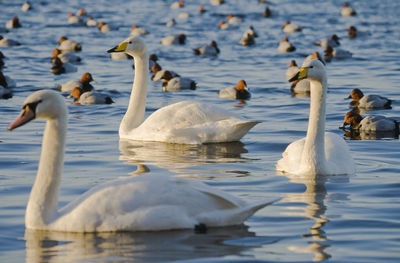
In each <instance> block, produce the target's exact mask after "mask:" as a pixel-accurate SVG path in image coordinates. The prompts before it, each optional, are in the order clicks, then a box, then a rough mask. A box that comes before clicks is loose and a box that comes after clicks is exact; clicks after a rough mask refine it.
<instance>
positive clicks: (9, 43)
mask: <svg viewBox="0 0 400 263" xmlns="http://www.w3.org/2000/svg"><path fill="white" fill-rule="evenodd" d="M20 45H21V43H19V42H18V41H16V40H13V39H9V38H6V37H3V36H2V35H0V47H13V46H20Z"/></svg>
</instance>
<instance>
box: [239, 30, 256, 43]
mask: <svg viewBox="0 0 400 263" xmlns="http://www.w3.org/2000/svg"><path fill="white" fill-rule="evenodd" d="M239 43H240V45H242V46H251V45H254V43H255V41H254V36H253V35H251V34H249V33H247V32H245V33H244V34H243V36H242V38H241V39H240V41H239Z"/></svg>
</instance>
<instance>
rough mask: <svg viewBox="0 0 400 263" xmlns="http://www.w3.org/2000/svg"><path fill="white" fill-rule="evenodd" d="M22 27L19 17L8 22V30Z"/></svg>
mask: <svg viewBox="0 0 400 263" xmlns="http://www.w3.org/2000/svg"><path fill="white" fill-rule="evenodd" d="M19 27H21V23H20V22H19V19H18V17H17V16H14V17H13V18H12V19H11V20H9V21H7V22H6V28H8V29H11V28H19Z"/></svg>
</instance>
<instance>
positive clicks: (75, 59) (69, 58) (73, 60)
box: [52, 48, 81, 63]
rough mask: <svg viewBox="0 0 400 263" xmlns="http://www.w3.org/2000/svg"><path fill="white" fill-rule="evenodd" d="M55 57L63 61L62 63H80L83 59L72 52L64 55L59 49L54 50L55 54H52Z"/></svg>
mask: <svg viewBox="0 0 400 263" xmlns="http://www.w3.org/2000/svg"><path fill="white" fill-rule="evenodd" d="M52 55H53V57H58V58H59V59H61V62H63V63H66V62H70V63H79V62H81V58H80V57H79V56H77V55H75V54H73V53H71V52H66V53H62V52H61V50H59V49H58V48H55V49H53V53H52Z"/></svg>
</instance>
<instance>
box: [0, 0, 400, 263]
mask: <svg viewBox="0 0 400 263" xmlns="http://www.w3.org/2000/svg"><path fill="white" fill-rule="evenodd" d="M31 2H32V3H33V7H34V9H33V10H31V11H29V12H22V11H21V10H20V7H21V6H22V3H23V1H14V0H1V1H0V10H1V12H0V26H1V27H4V24H5V22H6V21H8V20H9V19H11V18H12V17H13V16H15V15H17V16H18V17H19V19H20V21H21V24H22V28H19V29H13V30H10V32H9V33H2V34H3V35H4V36H6V37H8V38H11V39H15V40H18V41H20V42H21V43H22V45H21V46H18V47H10V48H0V50H1V51H2V52H3V53H4V55H5V56H6V57H7V59H6V60H5V64H6V67H5V68H4V69H3V73H4V74H5V75H7V76H9V77H11V78H12V79H14V80H15V81H16V82H17V88H16V89H15V90H14V94H13V97H12V98H11V99H8V100H0V113H1V116H2V117H1V118H0V131H1V132H0V262H23V261H24V260H25V261H26V262H162V261H164V262H165V261H183V262H310V261H328V262H399V260H400V179H399V175H400V166H399V158H400V151H399V149H400V147H399V146H400V144H399V140H398V139H397V138H390V137H383V138H378V139H375V138H371V137H370V136H364V137H362V139H365V140H350V139H348V138H346V140H347V143H348V144H349V146H350V149H351V153H352V155H353V157H354V159H355V162H356V165H357V173H356V174H355V175H350V176H330V177H318V178H316V179H306V178H298V177H286V176H282V175H279V174H277V173H276V172H275V164H276V161H277V160H279V159H280V158H281V153H282V152H283V151H284V149H285V147H286V146H287V145H288V144H289V143H290V142H292V141H294V140H296V139H299V138H301V137H303V136H305V132H306V129H307V121H308V111H309V98H304V97H303V98H298V97H293V96H292V95H291V93H290V87H289V84H288V83H287V82H286V79H285V71H286V69H287V67H288V65H289V62H290V60H292V59H296V61H297V62H298V64H301V63H302V60H303V59H304V57H305V56H306V55H308V54H311V53H313V52H314V51H319V52H321V53H323V52H322V49H320V48H319V47H317V46H314V45H313V44H312V43H313V42H315V41H318V40H320V39H322V38H325V37H328V36H330V35H332V34H337V35H338V36H339V37H340V38H341V39H340V41H341V48H342V49H346V50H349V51H351V52H352V53H353V57H352V58H350V59H346V60H334V61H332V62H331V63H329V64H328V65H327V72H328V85H329V93H328V101H327V122H326V130H328V131H331V132H335V133H337V134H339V135H341V136H344V133H343V131H342V130H340V129H338V127H339V126H341V125H342V123H343V117H344V115H345V113H346V112H347V111H348V110H349V108H348V102H349V101H348V100H346V99H345V98H346V97H347V96H348V94H349V93H350V91H351V90H352V89H353V88H360V89H362V90H363V91H364V92H365V93H377V94H381V95H384V96H387V97H389V98H391V99H393V100H394V102H393V108H392V109H389V110H380V111H373V112H369V113H375V114H382V115H385V116H388V117H393V118H397V119H398V120H400V103H399V100H400V95H399V88H400V86H399V83H400V41H399V40H400V27H399V25H400V16H399V15H398V14H399V12H400V2H399V1H397V0H383V1H352V2H351V5H352V6H353V7H354V8H355V9H356V11H357V13H358V15H357V16H355V17H341V16H340V8H341V5H342V3H341V2H342V1H339V2H338V1H333V0H328V1H310V0H305V1H289V0H282V1H272V3H271V4H269V7H270V8H271V10H272V12H273V17H271V18H264V17H263V16H262V15H261V14H262V12H263V11H264V9H265V4H259V3H258V1H256V0H252V1H242V0H236V1H233V0H227V1H226V2H227V3H225V4H223V5H221V6H218V7H214V6H211V5H210V3H209V1H208V0H200V1H185V4H186V5H185V7H184V8H183V9H180V10H176V9H170V8H169V6H170V5H171V3H172V1H169V0H168V1H161V0H153V1H139V0H136V1H123V0H113V1H105V0H100V1H96V2H93V1H88V0H83V1H77V0H72V1H70V0H68V1H46V0H45V1H31ZM199 4H203V5H204V6H205V8H206V9H207V10H208V11H207V12H206V13H205V14H202V15H200V14H199V13H198V6H199ZM81 7H84V8H85V9H86V10H87V12H88V13H89V15H91V16H93V17H94V18H95V19H96V20H98V21H99V20H103V21H105V22H107V23H109V24H110V25H111V26H112V27H113V28H114V30H112V31H111V32H109V33H107V34H102V33H100V32H99V31H98V30H97V28H89V27H84V26H70V25H68V24H67V16H68V13H70V12H73V13H75V12H76V11H77V10H78V9H79V8H81ZM182 10H184V11H185V12H188V13H189V14H190V15H191V16H190V18H189V19H187V20H179V19H177V24H176V25H175V26H174V27H171V28H168V27H166V26H165V23H166V22H167V21H169V20H170V19H171V18H177V16H178V14H179V12H180V11H182ZM231 13H233V14H236V15H241V16H242V17H243V18H244V20H243V22H242V23H241V24H239V25H237V26H236V27H234V28H231V29H228V30H226V31H220V30H219V29H218V27H217V24H218V23H219V22H220V21H221V20H223V19H224V18H225V16H226V15H228V14H231ZM286 20H291V21H293V22H295V23H297V24H299V25H300V26H302V27H303V28H304V29H303V31H302V32H300V33H295V34H292V35H289V40H290V41H291V42H292V43H293V44H294V45H295V46H296V48H297V50H296V52H294V53H290V54H280V53H278V51H277V46H278V43H279V41H280V40H281V39H282V38H283V36H284V33H283V32H282V31H281V27H282V25H283V23H284V22H285V21H286ZM133 24H138V25H140V26H142V27H144V28H146V29H147V30H148V31H149V32H150V34H149V35H147V36H145V37H144V39H145V41H146V43H147V45H148V50H149V53H156V54H157V55H158V56H159V63H160V65H161V66H162V67H163V68H166V69H170V70H174V71H175V72H178V73H180V74H181V75H182V76H185V77H190V78H193V79H194V80H195V81H196V82H197V83H198V88H197V90H195V91H182V92H173V93H172V92H171V93H165V92H162V91H161V85H160V83H154V82H149V83H150V84H149V85H150V87H149V93H148V100H147V114H149V113H151V112H152V111H154V110H156V109H158V108H160V107H162V106H165V105H168V104H171V103H174V102H178V101H181V100H186V99H192V100H198V101H207V102H209V103H213V104H218V105H220V106H221V107H224V108H226V109H229V110H230V111H232V112H234V113H235V114H238V115H240V116H243V117H246V118H248V119H250V120H256V121H261V122H262V123H260V124H258V125H257V126H255V127H254V128H253V129H252V130H251V131H250V132H249V133H248V134H247V135H246V136H245V137H244V138H243V139H242V140H241V142H236V143H228V144H212V145H202V146H193V145H169V144H163V143H140V142H129V141H121V142H120V141H119V137H118V127H119V123H120V121H121V118H122V116H123V114H124V112H125V110H126V106H127V103H128V99H129V94H130V91H131V85H132V80H133V71H132V67H131V65H132V60H122V61H121V60H120V61H116V60H111V59H109V57H108V54H107V53H106V50H108V49H110V48H112V47H114V46H115V45H116V44H118V43H119V42H120V41H122V40H123V39H125V38H126V37H127V36H128V35H129V32H130V27H131V26H132V25H133ZM249 25H253V26H254V28H255V29H256V30H257V32H258V34H259V37H258V38H256V44H255V45H254V46H251V47H244V46H241V45H239V40H240V38H241V36H242V34H243V32H244V31H245V30H246V29H247V28H248V27H249ZM351 25H354V26H356V27H357V29H358V30H359V31H360V32H361V33H360V34H361V35H360V37H358V38H356V39H348V38H347V37H346V34H347V28H348V27H349V26H351ZM178 33H185V34H187V38H188V39H187V43H186V44H185V45H183V46H162V45H161V44H160V39H161V38H162V37H164V36H167V35H172V34H178ZM62 35H66V36H68V37H69V38H70V39H73V40H76V41H78V42H80V43H81V44H82V47H83V49H82V51H81V52H80V53H79V54H78V55H79V56H81V58H82V59H83V62H82V63H81V64H80V65H78V66H77V67H78V71H77V72H75V73H70V74H63V75H59V76H55V75H53V74H52V73H50V72H49V69H50V67H51V64H50V56H51V51H52V50H53V48H55V47H56V46H57V43H56V42H57V40H58V39H59V37H60V36H62ZM211 40H216V41H217V43H218V44H219V47H220V49H221V53H220V54H219V56H218V57H216V58H202V57H196V56H194V55H193V53H192V48H195V47H198V46H200V45H203V44H207V43H209V42H210V41H211ZM86 71H89V72H91V73H92V75H93V78H94V79H95V83H94V86H95V87H96V88H97V89H98V90H100V91H102V92H105V93H108V94H110V95H111V96H112V98H113V100H114V101H115V103H114V104H112V105H92V106H79V105H73V104H72V100H71V99H68V98H66V102H67V104H68V105H69V127H68V136H67V150H66V156H65V165H64V171H63V179H62V186H61V191H60V206H61V205H63V204H66V203H67V202H69V201H70V200H72V199H73V198H75V197H77V196H78V195H79V194H81V193H83V192H84V191H86V190H87V189H89V188H90V187H92V186H94V185H96V184H98V183H101V182H106V181H109V180H112V179H115V178H117V177H120V176H127V175H130V174H132V173H133V172H135V171H136V170H137V169H139V172H140V169H141V168H143V165H146V166H147V168H148V169H149V173H151V174H168V175H170V176H180V177H188V178H194V179H195V180H201V181H203V182H205V183H207V184H209V185H212V186H213V187H216V188H219V189H222V190H224V191H226V192H229V193H231V194H233V195H236V196H238V197H241V198H242V199H244V200H246V201H249V202H256V201H260V200H273V199H277V198H281V199H280V201H279V202H276V203H275V204H273V205H271V206H268V207H266V208H264V209H262V210H260V211H259V212H257V213H256V214H255V215H254V216H252V217H251V218H250V219H248V220H247V221H246V223H245V225H243V226H238V227H232V228H220V229H210V230H209V231H208V232H207V233H206V234H195V233H194V232H193V231H165V232H144V233H107V234H86V235H81V234H71V233H51V232H35V231H25V226H24V214H25V207H26V203H27V199H28V196H29V192H30V189H31V186H32V183H33V181H34V178H35V175H36V170H37V164H38V159H39V153H40V149H41V137H42V131H43V128H44V122H43V121H37V122H32V123H30V124H29V125H27V126H24V127H22V128H20V129H17V130H15V131H13V132H8V131H7V126H8V124H9V123H10V122H11V121H12V120H14V119H15V118H16V116H17V115H18V113H19V111H20V107H21V105H22V103H23V101H24V99H25V98H26V96H28V95H29V94H30V93H31V92H32V91H35V90H39V89H45V88H47V89H49V88H50V89H53V88H55V87H56V86H57V85H58V84H60V83H63V82H65V81H67V80H70V79H78V78H80V76H81V75H82V74H83V73H84V72H86ZM239 79H245V80H246V81H247V84H248V87H249V88H250V91H251V93H252V98H251V100H249V101H248V102H246V103H245V104H239V103H238V102H236V101H229V100H222V99H219V98H218V96H217V94H216V92H217V91H218V90H219V89H221V88H224V87H226V86H229V85H233V84H235V83H236V82H237V81H238V80H239ZM155 194H156V193H155Z"/></svg>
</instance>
